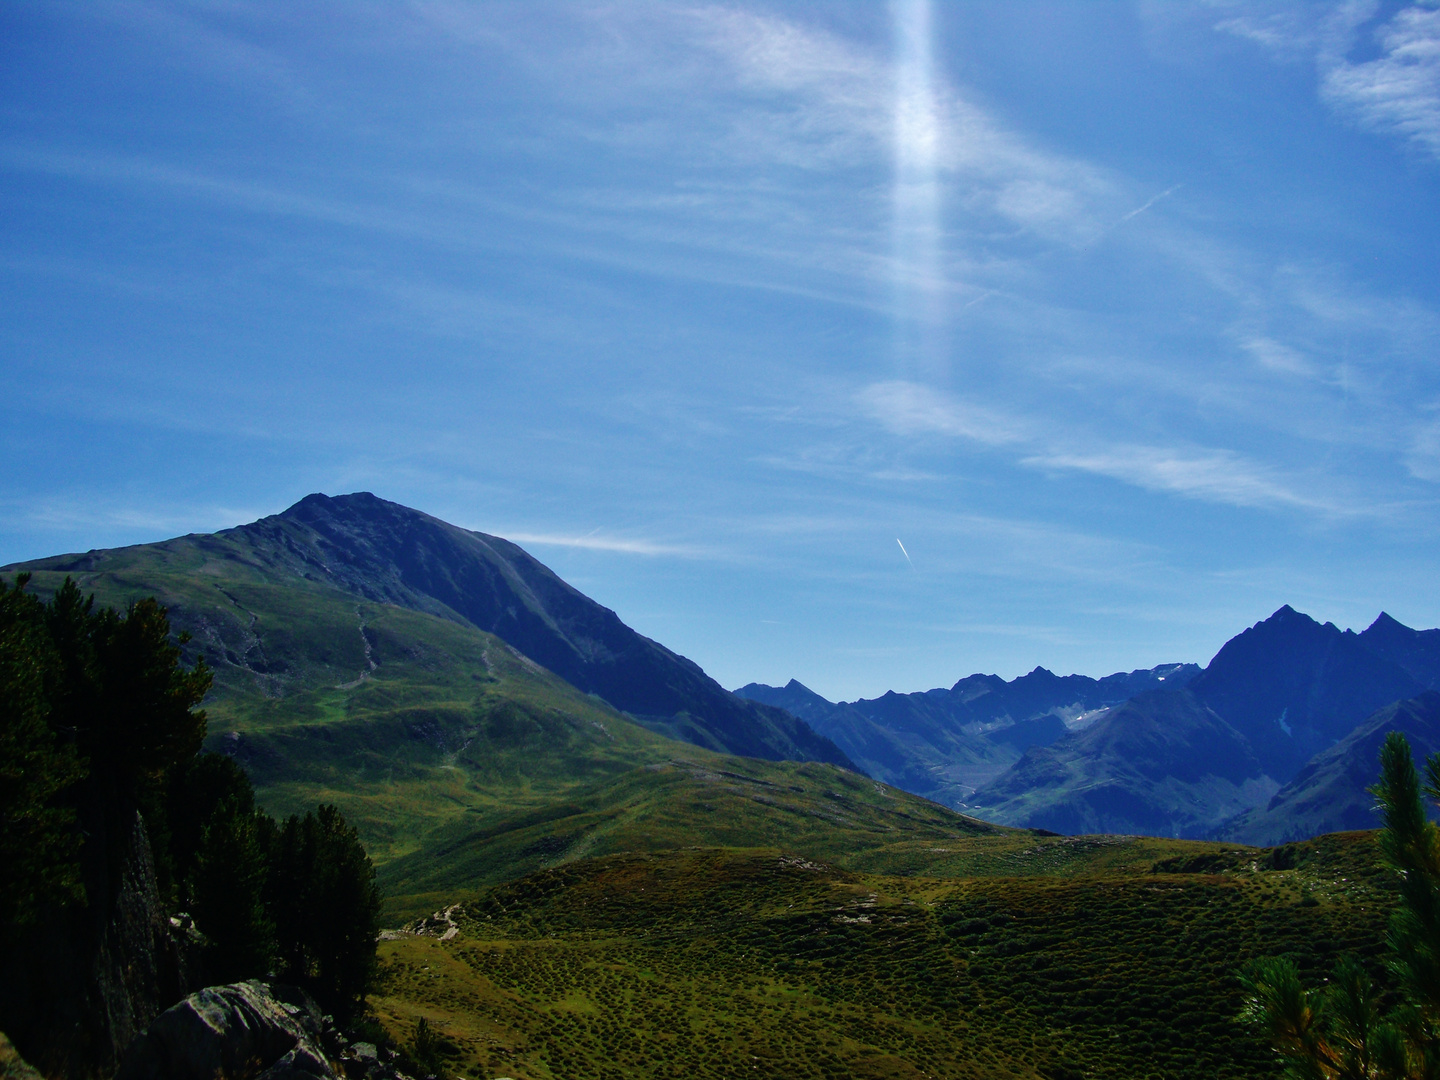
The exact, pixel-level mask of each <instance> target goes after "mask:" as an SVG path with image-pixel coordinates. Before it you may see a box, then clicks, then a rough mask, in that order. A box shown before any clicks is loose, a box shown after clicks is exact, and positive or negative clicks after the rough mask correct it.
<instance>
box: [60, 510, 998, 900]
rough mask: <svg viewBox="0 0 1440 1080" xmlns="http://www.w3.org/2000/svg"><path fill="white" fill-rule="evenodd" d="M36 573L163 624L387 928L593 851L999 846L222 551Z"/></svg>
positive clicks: (951, 816) (392, 608) (214, 726)
mask: <svg viewBox="0 0 1440 1080" xmlns="http://www.w3.org/2000/svg"><path fill="white" fill-rule="evenodd" d="M42 565H43V566H45V567H46V568H44V569H39V570H37V571H36V572H35V576H34V579H33V581H32V588H34V589H36V590H37V591H40V592H45V591H48V590H50V589H53V588H54V587H56V586H58V584H59V583H60V582H61V581H62V580H63V579H64V577H65V576H66V575H67V574H71V575H73V576H75V577H76V578H77V580H78V581H79V582H80V584H81V585H82V587H83V588H85V589H87V590H93V591H94V592H95V594H96V597H97V601H98V602H100V603H102V604H123V603H125V602H126V601H128V600H131V599H135V598H138V597H140V596H148V595H152V594H153V595H156V596H158V597H159V599H160V600H161V601H162V602H163V603H165V604H167V605H168V606H169V607H170V611H171V616H172V621H173V623H174V626H175V628H176V629H177V630H183V631H188V632H190V633H191V634H192V639H191V641H190V643H189V644H188V645H187V646H186V649H187V651H188V652H189V654H190V659H192V660H193V659H195V658H197V657H200V656H203V657H205V658H206V660H207V661H208V662H209V663H211V664H212V665H214V667H215V670H216V689H215V691H214V692H213V693H212V695H211V698H210V699H208V701H207V710H208V712H209V717H210V736H209V739H208V746H209V747H210V748H211V749H217V750H221V751H223V752H225V753H228V754H230V755H232V756H234V757H235V758H236V759H237V760H239V761H240V762H241V763H242V764H244V765H245V767H246V770H247V771H248V772H249V774H250V776H251V778H252V780H253V781H254V782H255V785H256V790H257V795H258V797H259V799H260V802H261V804H262V805H264V806H265V807H266V808H267V809H268V810H270V811H271V812H272V813H277V814H284V813H290V812H294V811H298V810H303V809H305V808H308V807H311V806H313V805H314V804H315V803H316V802H318V801H326V802H334V803H336V804H338V805H339V806H340V808H341V810H342V811H343V812H344V813H345V815H346V817H347V818H348V819H350V820H351V821H352V822H353V823H355V824H356V826H357V827H358V828H359V829H360V832H361V836H362V838H363V839H364V841H365V843H366V846H367V848H368V850H369V851H370V853H371V855H372V857H373V858H374V859H375V860H376V862H377V864H378V865H379V868H380V876H381V880H382V883H383V885H384V886H385V888H386V891H387V893H388V895H389V897H390V904H391V910H392V911H393V912H397V913H402V914H403V913H410V914H413V913H414V912H416V911H418V910H421V909H424V910H428V907H427V905H429V904H430V903H431V895H432V894H435V893H439V892H443V891H444V890H454V889H472V890H473V889H474V888H478V887H479V886H481V885H484V884H492V883H495V882H497V881H503V880H507V879H509V878H512V877H515V876H517V875H519V874H521V873H524V872H527V871H529V870H532V869H536V868H539V867H542V866H547V865H553V864H555V863H556V862H559V861H564V860H570V859H575V858H578V857H580V856H582V855H584V854H586V853H590V852H596V853H598V852H610V851H623V850H654V849H659V848H666V847H678V846H685V845H689V844H696V843H705V844H715V845H734V846H739V847H755V846H761V845H766V844H774V845H780V844H788V845H791V846H793V847H795V848H796V849H797V850H801V851H805V852H809V853H813V854H815V855H816V856H828V857H835V858H840V857H842V856H845V855H847V854H853V855H857V856H858V855H859V854H860V853H872V854H874V853H875V852H877V851H880V850H882V849H885V848H888V847H891V846H894V845H897V844H900V845H903V844H904V843H905V842H907V841H908V842H911V844H912V846H915V847H917V848H919V847H924V846H927V845H928V846H932V847H933V846H936V845H937V844H938V843H939V842H940V841H943V840H945V839H946V838H948V837H953V836H957V835H968V834H971V833H997V834H998V833H999V832H1001V831H1002V830H997V829H993V828H991V827H989V826H984V825H981V824H980V823H978V822H975V821H973V820H972V819H967V818H964V817H962V816H961V815H959V814H956V813H954V812H952V811H949V810H946V809H945V808H943V807H940V806H937V805H935V804H932V803H929V802H927V801H926V800H924V799H920V798H917V797H915V796H912V795H907V794H905V793H903V792H900V791H896V790H894V789H892V788H887V787H885V786H884V785H881V784H877V783H875V782H874V781H871V780H869V779H867V778H865V777H862V776H860V775H858V774H856V773H852V772H849V771H847V770H844V769H840V768H838V767H836V766H833V765H829V764H822V763H796V762H766V761H763V760H760V759H745V758H736V757H733V756H727V755H721V754H717V753H714V752H711V751H706V750H704V749H702V748H699V747H695V746H691V745H687V744H685V743H681V742H676V741H674V740H672V739H669V738H665V737H664V736H661V735H659V734H656V733H654V732H652V731H650V730H648V729H647V728H645V727H642V726H640V725H639V724H637V723H634V722H632V721H631V720H630V719H628V718H626V717H625V716H623V715H621V714H619V713H617V712H616V711H615V710H614V709H613V708H611V707H610V706H609V705H607V704H606V703H605V702H604V701H603V700H601V699H600V698H598V697H596V696H594V695H589V694H583V693H581V692H580V691H578V690H577V689H575V688H574V687H573V686H571V685H570V684H569V683H567V682H565V681H564V680H562V679H560V678H558V677H557V676H555V675H554V674H553V673H551V672H549V671H547V670H546V669H544V668H542V667H540V666H538V665H537V664H535V663H534V662H533V661H531V660H530V659H529V658H528V657H526V656H524V655H523V654H521V653H519V652H517V651H516V650H515V649H513V648H512V647H510V646H509V645H508V644H506V643H505V642H503V641H501V640H500V639H499V638H497V637H495V636H494V635H491V634H487V633H485V632H483V631H480V630H478V629H476V628H475V627H473V626H471V625H468V624H466V623H464V622H462V621H459V620H457V619H453V618H445V617H442V616H441V615H439V614H433V613H427V612H422V611H416V610H412V609H408V608H405V607H399V606H396V605H393V604H388V603H382V602H378V601H373V600H366V599H363V598H357V597H356V596H355V595H354V594H353V593H351V592H348V591H346V590H345V589H342V588H340V587H338V586H336V585H334V584H331V583H329V582H328V581H321V580H309V579H304V578H297V576H296V575H295V574H293V573H291V572H290V571H289V569H288V568H287V567H285V566H283V565H282V567H281V568H280V569H279V570H276V569H275V567H274V566H273V565H271V564H270V563H268V562H266V561H265V560H263V559H261V558H260V557H258V556H257V555H255V553H254V551H253V549H247V548H246V547H245V546H243V545H242V546H239V547H238V548H237V546H236V544H235V543H234V540H233V538H232V537H229V536H227V535H225V534H220V535H217V536H201V537H186V538H182V539H180V540H175V541H170V542H168V543H166V544H160V545H146V546H142V547H135V548H128V549H122V550H119V551H112V552H97V553H93V554H92V555H88V556H79V557H64V558H61V559H55V560H47V561H46V563H45V564H42ZM875 857H879V856H878V855H877V856H875ZM415 894H421V895H419V896H418V897H417V896H416V895H415Z"/></svg>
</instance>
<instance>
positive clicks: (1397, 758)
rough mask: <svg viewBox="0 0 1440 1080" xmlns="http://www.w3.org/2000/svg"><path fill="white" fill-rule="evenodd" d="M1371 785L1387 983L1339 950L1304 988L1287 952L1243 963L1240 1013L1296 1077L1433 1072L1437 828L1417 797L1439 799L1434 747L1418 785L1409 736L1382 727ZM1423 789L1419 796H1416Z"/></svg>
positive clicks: (1411, 1079) (1327, 1079)
mask: <svg viewBox="0 0 1440 1080" xmlns="http://www.w3.org/2000/svg"><path fill="white" fill-rule="evenodd" d="M1380 761H1381V770H1380V781H1379V783H1378V784H1376V785H1375V787H1374V788H1373V789H1372V791H1373V793H1374V795H1375V796H1376V798H1377V800H1378V802H1379V804H1380V809H1381V813H1382V814H1383V815H1384V819H1385V828H1384V829H1382V830H1381V831H1380V834H1379V837H1378V844H1379V848H1380V852H1381V855H1382V857H1383V863H1384V865H1385V866H1386V867H1387V868H1388V869H1389V870H1390V871H1391V872H1392V873H1393V875H1394V878H1395V881H1396V883H1397V892H1398V900H1399V902H1398V904H1396V905H1395V910H1394V912H1393V913H1392V914H1391V916H1390V932H1389V934H1388V936H1387V939H1386V945H1387V946H1388V949H1387V956H1386V960H1387V964H1386V967H1387V968H1388V969H1389V974H1390V975H1391V976H1392V979H1393V992H1392V993H1389V994H1386V993H1384V988H1383V987H1381V986H1379V985H1377V984H1376V983H1375V981H1374V980H1373V979H1372V978H1371V973H1370V971H1368V970H1367V967H1366V965H1365V963H1364V962H1363V960H1362V958H1361V957H1359V956H1356V955H1353V954H1351V955H1346V956H1343V957H1342V958H1341V959H1340V961H1339V962H1338V963H1337V964H1336V967H1335V972H1334V975H1333V976H1332V977H1331V979H1330V985H1328V986H1325V987H1315V988H1313V989H1309V988H1307V985H1306V984H1307V982H1311V980H1307V979H1306V978H1305V975H1304V973H1303V972H1301V971H1300V969H1299V967H1298V965H1297V964H1296V963H1295V961H1294V958H1293V957H1289V956H1269V957H1262V958H1259V959H1256V960H1252V961H1251V962H1250V963H1249V964H1247V965H1246V968H1245V972H1244V975H1243V976H1242V982H1243V984H1244V986H1245V990H1246V1008H1245V1014H1246V1019H1248V1020H1249V1021H1250V1022H1251V1024H1252V1025H1253V1026H1254V1027H1255V1028H1256V1029H1258V1030H1259V1031H1261V1032H1263V1033H1264V1034H1265V1035H1266V1036H1267V1037H1268V1038H1269V1039H1270V1041H1271V1043H1272V1045H1273V1046H1274V1048H1275V1050H1276V1052H1277V1053H1278V1054H1279V1055H1280V1056H1281V1057H1282V1058H1283V1059H1284V1060H1285V1062H1286V1066H1287V1068H1286V1072H1287V1075H1289V1076H1291V1077H1295V1078H1297V1080H1350V1078H1352V1077H1354V1078H1356V1080H1372V1078H1373V1080H1430V1078H1431V1077H1434V1076H1437V1075H1440V829H1437V828H1436V826H1435V824H1434V823H1433V822H1431V821H1427V820H1426V813H1425V798H1426V797H1428V799H1429V800H1430V801H1431V802H1432V803H1440V754H1432V755H1431V756H1430V759H1429V761H1428V762H1427V763H1426V770H1425V771H1426V783H1425V784H1424V785H1423V786H1422V784H1421V782H1420V777H1419V775H1418V773H1417V772H1416V771H1415V762H1414V759H1413V757H1412V756H1411V752H1410V744H1409V742H1408V741H1407V740H1406V738H1405V736H1404V735H1402V734H1401V733H1400V732H1398V731H1392V732H1390V734H1389V735H1387V736H1386V739H1385V743H1384V745H1383V747H1382V748H1381V753H1380ZM1422 796H1424V797H1422Z"/></svg>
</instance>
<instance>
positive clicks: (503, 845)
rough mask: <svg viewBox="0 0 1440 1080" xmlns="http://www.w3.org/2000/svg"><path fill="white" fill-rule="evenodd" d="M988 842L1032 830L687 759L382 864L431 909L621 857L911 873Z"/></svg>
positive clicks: (456, 831)
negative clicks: (674, 854)
mask: <svg viewBox="0 0 1440 1080" xmlns="http://www.w3.org/2000/svg"><path fill="white" fill-rule="evenodd" d="M673 745H674V744H672V746H673ZM676 749H684V748H680V747H676ZM981 841H988V842H989V843H990V844H993V845H996V846H997V849H1004V850H1014V849H1019V848H1023V847H1024V846H1026V844H1027V843H1033V841H1034V837H1033V835H1032V834H1031V833H1029V832H1023V831H1017V830H1012V829H1004V828H1000V827H997V826H993V825H989V824H986V823H984V822H980V821H976V820H975V819H973V818H967V817H964V816H962V815H960V814H957V813H955V812H954V811H951V810H948V809H947V808H945V807H943V806H940V805H939V804H937V803H932V802H929V801H928V800H925V799H921V798H917V797H916V796H914V795H908V794H906V793H905V792H902V791H899V790H897V789H895V788H890V787H886V786H885V785H882V784H879V783H877V782H875V781H873V780H870V779H868V778H866V777H863V776H860V775H858V774H856V773H853V772H850V771H848V770H845V769H839V768H837V767H835V766H833V765H826V764H822V763H819V762H805V763H796V762H766V761H761V760H758V759H755V758H721V757H718V756H714V755H703V756H702V755H690V754H687V755H686V756H685V757H677V758H674V759H671V760H669V761H666V762H663V763H658V764H653V765H648V766H645V767H644V768H640V769H635V770H633V771H631V772H628V773H625V774H624V775H622V776H620V777H618V778H617V779H614V780H609V781H604V782H600V783H596V784H594V785H591V786H589V787H587V788H583V789H575V790H572V791H571V792H569V794H568V795H567V796H566V798H565V799H564V800H561V801H558V802H555V803H551V804H549V805H547V806H545V807H543V808H541V809H539V810H537V811H535V812H530V813H521V814H515V815H512V816H510V817H507V818H504V819H501V820H483V821H481V820H474V819H472V818H471V817H470V816H468V815H467V816H466V817H464V818H461V819H458V820H457V821H455V822H454V823H452V824H451V825H449V826H448V827H447V828H445V829H444V830H441V831H440V832H438V833H436V834H435V835H434V836H433V837H432V838H431V840H430V842H429V843H427V845H426V847H425V849H424V850H423V851H421V852H417V853H415V854H414V855H411V856H407V857H403V858H398V859H396V860H394V861H393V862H391V863H389V864H387V865H386V866H384V867H383V868H382V870H381V880H382V882H383V884H384V885H385V888H386V891H387V893H389V894H390V895H391V897H392V900H391V909H392V910H393V911H396V912H402V911H416V910H427V911H428V910H430V908H431V907H433V906H434V905H435V904H436V903H439V902H440V900H442V899H444V898H445V897H446V896H454V895H456V894H459V893H462V892H465V891H469V890H474V889H477V888H480V887H482V886H487V885H492V884H495V883H497V882H501V881H505V880H508V879H510V878H513V877H515V876H517V875H518V874H520V873H525V872H529V871H531V870H536V869H540V868H542V867H546V866H555V865H559V864H562V863H567V862H571V861H574V860H576V859H579V858H582V857H586V856H596V855H604V854H611V853H617V852H627V851H663V850H668V849H673V848H684V847H691V846H695V845H700V846H705V847H728V848H756V847H776V848H779V847H784V848H785V849H786V850H789V851H792V852H795V853H797V854H800V855H803V856H805V857H806V858H823V859H828V860H831V861H834V862H836V863H838V864H840V865H844V866H850V867H856V868H860V867H865V868H875V867H884V868H886V869H887V870H890V871H892V872H895V871H901V872H914V871H915V870H918V869H929V868H934V867H936V866H938V865H940V864H942V863H944V862H945V861H946V860H948V859H950V858H952V857H953V856H954V854H955V853H957V852H958V851H959V850H961V849H962V848H963V849H965V850H966V851H967V852H968V851H970V850H971V849H970V848H969V847H968V846H967V845H968V843H969V842H981Z"/></svg>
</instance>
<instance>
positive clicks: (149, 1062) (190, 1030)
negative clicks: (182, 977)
mask: <svg viewBox="0 0 1440 1080" xmlns="http://www.w3.org/2000/svg"><path fill="white" fill-rule="evenodd" d="M398 1061H399V1055H398V1054H397V1053H396V1052H395V1051H394V1050H391V1049H388V1048H379V1047H376V1046H375V1045H374V1044H373V1043H367V1042H351V1041H350V1040H348V1039H347V1038H346V1037H345V1035H344V1034H343V1033H342V1032H340V1031H339V1030H338V1029H337V1028H336V1027H335V1023H334V1021H333V1020H332V1019H331V1017H329V1016H322V1015H321V1014H320V1009H319V1006H317V1005H316V1004H315V1002H314V1000H313V999H312V998H311V997H310V996H309V995H308V994H306V993H305V992H304V991H303V990H298V989H296V988H295V987H293V986H286V985H284V984H283V983H276V982H265V981H261V980H259V979H250V980H248V981H246V982H239V983H231V984H230V985H228V986H209V987H206V988H205V989H203V990H199V991H197V992H195V993H193V994H191V995H190V996H189V997H187V998H186V999H185V1000H184V1001H182V1002H180V1003H179V1004H178V1005H175V1006H173V1007H172V1008H170V1009H167V1010H166V1011H165V1012H163V1013H161V1014H160V1016H159V1017H157V1018H156V1020H155V1022H154V1023H153V1024H151V1025H150V1027H149V1028H147V1029H146V1030H145V1032H144V1033H143V1034H142V1035H141V1036H140V1037H139V1038H137V1039H136V1040H135V1041H134V1042H133V1043H132V1044H131V1045H130V1048H129V1049H128V1050H126V1052H125V1056H124V1058H123V1059H122V1060H121V1063H120V1069H119V1071H118V1072H117V1073H116V1074H115V1080H217V1078H222V1080H341V1078H342V1077H343V1078H344V1080H411V1078H410V1077H408V1076H406V1074H405V1073H402V1072H401V1071H400V1070H399V1068H398V1067H397V1063H398Z"/></svg>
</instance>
